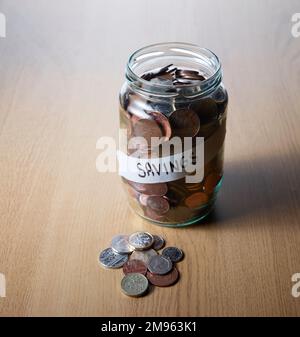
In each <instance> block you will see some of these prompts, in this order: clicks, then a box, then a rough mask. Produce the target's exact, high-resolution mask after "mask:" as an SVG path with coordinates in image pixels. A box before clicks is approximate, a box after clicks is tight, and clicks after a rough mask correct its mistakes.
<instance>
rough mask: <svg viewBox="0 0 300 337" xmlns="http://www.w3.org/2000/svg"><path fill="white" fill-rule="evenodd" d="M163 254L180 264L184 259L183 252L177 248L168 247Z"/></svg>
mask: <svg viewBox="0 0 300 337" xmlns="http://www.w3.org/2000/svg"><path fill="white" fill-rule="evenodd" d="M161 254H162V256H164V257H167V258H169V259H170V260H171V261H172V262H179V261H180V260H182V258H183V251H182V250H181V249H179V248H177V247H166V248H164V249H163V251H162V253H161Z"/></svg>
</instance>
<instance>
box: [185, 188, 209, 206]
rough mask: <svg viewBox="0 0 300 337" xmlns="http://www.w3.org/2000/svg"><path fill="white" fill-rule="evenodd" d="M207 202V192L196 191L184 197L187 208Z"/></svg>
mask: <svg viewBox="0 0 300 337" xmlns="http://www.w3.org/2000/svg"><path fill="white" fill-rule="evenodd" d="M207 202H208V196H207V194H205V193H203V192H196V193H193V194H192V195H190V196H189V197H187V198H186V199H185V204H186V205H187V206H188V207H189V208H196V207H200V206H203V205H205V204H206V203H207Z"/></svg>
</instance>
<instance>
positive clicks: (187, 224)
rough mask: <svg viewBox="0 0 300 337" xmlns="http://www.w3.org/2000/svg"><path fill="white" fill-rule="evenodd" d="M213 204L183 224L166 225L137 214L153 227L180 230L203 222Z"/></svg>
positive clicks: (211, 209)
mask: <svg viewBox="0 0 300 337" xmlns="http://www.w3.org/2000/svg"><path fill="white" fill-rule="evenodd" d="M214 205H215V202H213V203H211V204H210V205H209V206H208V207H206V209H205V211H203V213H202V214H201V215H198V216H196V217H194V218H192V219H189V220H187V221H183V222H174V223H166V222H159V221H155V220H153V219H150V218H147V217H145V216H144V215H141V214H139V213H137V214H138V215H139V216H140V217H141V218H143V219H145V220H147V221H149V222H151V223H153V224H154V225H158V226H160V227H170V228H180V227H186V226H190V225H194V224H196V223H198V222H200V221H202V220H204V219H205V218H206V217H207V216H208V215H209V214H210V213H211V212H212V211H213V209H214Z"/></svg>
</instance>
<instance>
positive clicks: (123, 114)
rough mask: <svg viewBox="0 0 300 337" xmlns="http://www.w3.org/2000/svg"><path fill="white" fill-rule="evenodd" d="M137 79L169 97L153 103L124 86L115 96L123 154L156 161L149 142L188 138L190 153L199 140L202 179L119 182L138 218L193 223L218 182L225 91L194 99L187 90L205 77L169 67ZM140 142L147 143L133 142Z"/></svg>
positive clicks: (156, 151) (157, 149) (211, 198)
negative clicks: (201, 144)
mask: <svg viewBox="0 0 300 337" xmlns="http://www.w3.org/2000/svg"><path fill="white" fill-rule="evenodd" d="M140 77H141V78H142V79H143V81H144V82H143V83H142V84H140V85H141V87H143V85H146V84H145V83H149V85H151V84H163V85H165V86H167V87H168V88H170V92H171V93H173V92H174V96H173V97H172V98H169V97H168V98H164V96H163V95H162V96H161V97H159V98H157V97H155V96H151V94H149V95H148V96H147V97H146V96H145V95H141V94H139V93H138V92H137V91H135V90H133V89H132V88H131V87H129V86H128V87H125V90H124V91H123V92H121V95H120V123H121V128H122V129H126V130H127V135H128V144H130V146H128V148H127V149H126V151H127V155H128V156H137V157H139V158H148V157H150V156H151V157H155V156H157V157H160V154H161V146H157V147H155V146H152V144H151V139H153V137H159V138H160V139H163V140H164V141H165V142H168V141H169V140H171V139H172V138H173V137H179V138H180V139H182V140H183V139H184V138H185V137H191V138H192V142H193V149H194V146H195V140H196V138H197V137H203V138H204V178H203V180H202V181H201V182H198V183H192V184H189V183H186V180H185V177H184V178H180V179H177V180H174V181H167V182H163V181H162V182H158V183H157V182H155V183H138V182H135V181H131V180H129V179H127V178H125V177H122V179H123V182H124V186H125V189H126V191H127V193H128V195H129V199H130V200H129V201H130V204H131V206H132V208H133V209H134V210H135V211H136V212H137V213H138V214H140V215H141V216H143V217H145V218H147V219H149V220H152V221H155V222H159V223H161V224H165V225H168V224H170V225H174V224H178V225H181V224H184V223H185V222H188V221H192V220H193V219H199V218H201V217H202V216H204V215H206V214H207V213H208V212H209V211H210V210H211V209H212V206H213V204H214V201H215V199H216V193H217V191H218V189H219V186H220V184H221V180H222V175H223V152H224V145H223V143H224V138H225V125H226V108H227V102H228V96H227V92H226V90H225V89H224V87H223V86H222V85H220V86H219V87H217V88H216V89H215V90H214V91H212V92H211V93H210V94H208V95H206V96H204V97H202V96H201V94H200V95H198V96H197V95H195V94H194V93H193V90H194V89H195V88H197V83H201V82H203V81H205V80H206V79H207V77H206V74H201V73H200V72H199V71H196V70H192V69H183V68H179V67H178V66H177V67H175V66H173V64H169V65H166V66H165V67H162V68H160V69H156V70H153V71H150V72H146V73H144V74H142V75H141V76H140ZM194 85H195V86H194ZM193 94H194V95H193ZM191 97H192V98H191ZM141 137H143V138H144V139H145V140H146V141H147V144H143V143H141V142H139V141H137V140H136V139H140V138H141ZM149 144H151V146H150V145H149Z"/></svg>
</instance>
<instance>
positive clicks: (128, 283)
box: [121, 273, 149, 297]
mask: <svg viewBox="0 0 300 337" xmlns="http://www.w3.org/2000/svg"><path fill="white" fill-rule="evenodd" d="M148 286H149V282H148V279H147V278H146V276H144V275H142V274H139V273H130V274H127V275H125V276H124V277H123V279H122V281H121V289H122V290H123V292H124V293H125V294H126V295H127V296H134V297H138V296H142V295H144V294H145V293H146V291H147V290H148Z"/></svg>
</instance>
